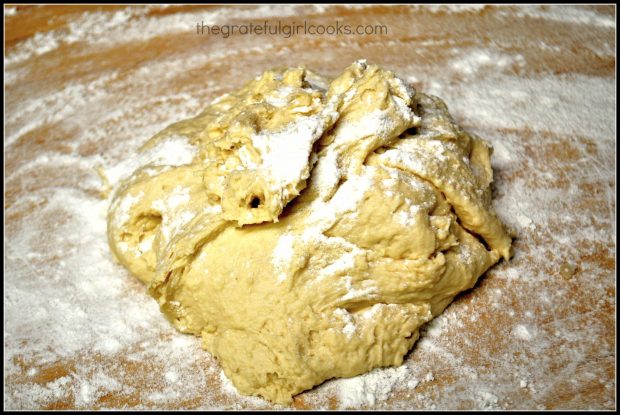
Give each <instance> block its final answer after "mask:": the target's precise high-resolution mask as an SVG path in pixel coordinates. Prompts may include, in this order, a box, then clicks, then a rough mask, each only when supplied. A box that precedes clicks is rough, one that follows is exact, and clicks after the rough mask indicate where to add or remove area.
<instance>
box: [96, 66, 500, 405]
mask: <svg viewBox="0 0 620 415" xmlns="http://www.w3.org/2000/svg"><path fill="white" fill-rule="evenodd" d="M170 140H186V141H187V143H188V144H189V145H191V146H192V148H194V151H195V154H194V156H193V159H192V160H191V162H190V163H186V164H180V165H175V164H179V163H168V164H163V165H162V164H161V163H159V164H153V163H151V164H148V165H146V166H142V167H141V168H139V169H138V170H136V171H135V172H134V173H133V175H132V176H131V177H129V178H128V179H126V180H125V181H123V182H122V183H121V185H120V186H119V187H118V188H117V190H116V192H115V194H114V196H113V200H112V204H111V207H110V211H109V220H108V238H109V243H110V247H111V249H112V251H113V253H114V255H115V256H116V258H117V259H118V260H119V261H120V262H121V263H122V264H123V265H124V266H126V267H127V268H128V269H129V270H130V271H131V272H132V273H133V274H134V275H135V276H136V277H137V278H139V279H140V280H142V281H143V282H144V283H145V284H147V285H148V292H149V293H150V294H151V295H152V296H153V297H154V298H155V299H156V300H157V301H158V302H159V305H160V307H161V310H162V312H163V313H164V314H165V315H166V316H167V317H168V319H170V321H171V322H172V323H173V324H174V325H175V327H177V328H178V329H179V330H181V331H182V332H184V333H192V334H195V335H199V336H202V339H203V345H204V347H205V348H206V349H207V350H208V351H209V352H211V354H213V355H214V356H215V357H216V358H217V359H218V360H219V362H220V363H221V365H222V368H223V370H224V371H225V373H226V375H227V376H228V377H229V378H230V379H231V380H232V381H233V383H234V385H235V386H236V387H237V389H238V390H239V391H240V392H241V393H244V394H251V395H260V396H263V397H265V398H267V399H269V400H272V401H274V402H277V403H290V402H291V399H292V396H294V395H295V394H297V393H299V392H301V391H304V390H306V389H309V388H312V387H313V386H314V385H317V384H319V383H321V382H323V381H324V380H326V379H330V378H333V377H349V376H354V375H358V374H361V373H363V372H366V371H368V370H371V369H372V368H375V367H378V366H388V365H400V364H401V363H402V361H403V356H404V355H405V354H406V353H407V351H408V350H409V349H410V348H411V346H412V345H413V343H414V342H415V341H416V340H417V339H418V337H419V329H420V327H421V326H422V325H423V324H424V323H426V322H427V321H429V320H430V319H432V318H433V317H434V316H436V315H438V314H439V313H441V312H442V311H443V309H444V308H445V307H446V306H447V305H448V304H449V303H450V302H451V301H452V299H453V298H454V296H455V295H456V294H458V293H459V292H461V291H463V290H466V289H468V288H471V287H473V285H474V284H475V283H476V280H477V279H478V277H479V276H480V275H481V274H483V273H484V272H485V271H486V270H487V269H488V268H489V267H491V266H492V265H493V264H495V263H496V262H497V261H498V260H499V259H500V257H503V258H505V259H509V257H510V255H511V253H510V246H511V237H510V235H509V234H508V232H507V231H506V230H505V228H504V226H503V225H502V223H501V222H500V221H499V220H498V218H497V217H496V215H495V214H494V213H493V212H492V211H491V191H490V183H491V181H492V174H493V173H492V169H491V165H490V153H491V148H490V146H489V145H488V144H487V143H486V142H484V141H483V140H481V139H479V138H478V137H476V136H474V135H472V134H468V133H466V132H465V131H463V130H462V129H461V128H460V127H459V126H458V125H456V124H455V122H454V121H453V119H452V117H451V116H450V114H449V113H448V110H447V108H446V106H445V104H444V103H443V102H442V101H441V100H440V99H438V98H436V97H433V96H429V95H424V94H419V93H418V94H416V92H415V91H414V90H413V89H412V88H411V87H410V86H408V85H407V84H405V83H404V82H403V81H402V80H400V79H399V78H397V77H395V75H394V74H393V73H392V72H389V71H386V70H383V69H381V68H379V67H377V66H373V65H367V64H366V62H365V61H357V62H355V63H353V64H352V65H351V66H350V67H349V68H347V69H346V70H345V71H344V72H343V73H342V74H341V75H340V76H338V77H337V78H336V79H334V80H333V81H331V82H330V80H327V79H325V78H323V77H321V76H319V75H317V74H315V73H313V72H311V71H308V70H306V69H302V68H293V69H286V70H272V71H267V72H265V73H264V74H263V75H261V76H259V77H257V78H256V79H254V80H253V81H251V82H249V83H248V84H247V85H246V86H244V87H243V88H242V89H240V90H239V91H236V92H233V93H230V94H227V95H225V96H223V97H221V98H219V99H218V100H216V101H215V102H214V103H213V104H212V105H211V106H209V107H208V108H207V109H206V110H205V111H204V112H202V113H201V114H199V115H198V116H197V117H195V118H192V119H188V120H184V121H181V122H179V123H176V124H173V125H171V126H170V127H168V128H166V129H165V130H164V131H162V132H161V133H159V134H157V135H156V136H155V137H153V138H152V139H151V140H150V141H149V142H148V143H147V144H146V146H145V148H144V151H145V152H147V151H149V149H151V148H153V147H154V146H157V145H161V143H164V142H166V141H170Z"/></svg>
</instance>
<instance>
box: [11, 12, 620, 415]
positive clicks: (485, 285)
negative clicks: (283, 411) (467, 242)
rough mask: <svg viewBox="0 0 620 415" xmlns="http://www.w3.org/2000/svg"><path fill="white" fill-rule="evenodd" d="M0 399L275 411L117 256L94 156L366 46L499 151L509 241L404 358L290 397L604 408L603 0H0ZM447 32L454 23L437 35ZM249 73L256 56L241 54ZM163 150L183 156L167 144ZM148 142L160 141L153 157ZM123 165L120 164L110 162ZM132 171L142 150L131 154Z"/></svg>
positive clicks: (609, 307)
mask: <svg viewBox="0 0 620 415" xmlns="http://www.w3.org/2000/svg"><path fill="white" fill-rule="evenodd" d="M6 14H7V17H6V28H7V31H6V33H7V36H6V37H7V40H6V42H7V43H6V47H7V52H6V56H5V65H6V69H5V89H6V98H7V107H6V115H5V120H6V137H5V158H6V170H5V171H6V173H5V174H6V179H5V184H6V193H5V215H6V235H5V241H6V243H7V248H6V251H5V260H6V265H5V299H4V300H5V366H6V367H5V388H6V394H5V406H6V407H7V408H11V409H31V408H121V407H131V408H167V409H173V408H203V409H207V408H269V407H270V405H268V404H267V403H266V402H265V401H262V400H260V399H255V398H246V397H242V396H239V395H237V394H236V392H235V391H234V389H233V388H232V387H231V385H230V383H229V381H228V380H227V379H226V378H225V377H223V376H222V375H221V371H220V369H219V366H218V365H217V363H215V362H214V361H213V360H212V359H211V358H210V356H209V355H208V354H207V353H206V352H203V351H201V350H200V347H199V340H198V339H197V338H194V337H190V336H185V335H182V334H179V333H177V332H175V331H174V329H173V328H172V327H171V326H170V325H169V324H168V323H167V321H165V320H164V318H163V317H162V316H161V314H160V312H159V310H158V309H157V305H156V304H155V302H154V301H153V300H151V299H150V298H149V297H148V296H147V295H146V294H145V293H144V287H143V286H141V285H140V283H138V282H136V281H134V280H133V279H132V278H131V277H130V276H129V275H128V274H127V273H126V272H125V271H124V270H122V268H121V267H120V266H118V265H116V264H114V263H113V262H112V261H111V256H110V253H109V250H108V247H107V244H106V240H105V217H104V214H105V210H106V202H105V200H103V199H102V198H101V197H100V192H101V190H102V188H103V185H102V182H101V179H100V177H99V175H98V173H97V169H98V168H101V169H103V170H104V171H105V172H106V174H107V175H108V177H111V178H112V179H114V178H118V177H120V176H122V175H123V174H126V172H127V171H130V170H131V169H132V166H131V165H130V164H131V163H130V162H121V161H123V160H126V159H127V155H128V154H132V153H133V152H135V149H137V148H138V147H139V146H140V145H141V144H143V143H144V142H145V141H146V140H147V139H148V138H149V137H150V136H152V135H153V134H154V133H155V132H157V131H159V130H160V129H161V128H162V127H164V126H166V125H168V124H170V123H171V122H173V121H176V120H179V119H182V118H186V117H188V116H191V115H194V114H196V113H197V112H198V111H199V110H200V109H201V108H203V107H204V106H206V105H207V104H208V102H210V101H211V100H212V99H214V98H215V97H217V96H218V95H220V94H222V93H223V92H226V91H228V90H230V89H233V88H236V87H238V86H239V85H241V84H242V83H243V82H244V81H246V80H247V79H248V78H249V77H250V76H253V75H255V74H257V73H260V72H261V71H263V70H264V69H267V68H270V67H272V66H276V65H277V66H280V65H284V66H294V65H297V64H299V63H306V64H307V65H308V66H309V67H312V68H315V69H317V70H320V71H322V72H324V73H326V74H335V73H337V72H338V71H340V70H341V69H342V68H344V67H345V66H346V65H347V64H348V63H350V62H351V61H353V60H355V59H358V58H367V59H369V61H372V62H373V63H377V64H380V65H382V66H385V67H386V68H388V69H391V70H394V71H395V72H396V73H398V74H399V75H401V76H403V77H405V78H407V77H409V78H408V79H407V80H408V81H410V82H411V83H412V84H413V85H414V86H416V87H419V88H420V89H422V90H424V91H426V92H429V93H433V94H436V95H439V96H440V97H442V98H443V99H444V100H445V101H446V103H447V104H448V106H449V108H450V111H451V112H452V113H453V115H454V116H455V117H456V119H457V121H458V122H459V123H460V124H461V125H463V127H464V128H466V129H468V130H469V131H471V132H473V133H476V134H478V135H480V136H482V137H484V138H485V139H487V140H489V141H490V142H491V143H492V144H493V145H494V147H495V152H494V155H493V159H492V161H493V167H494V171H495V183H494V191H495V195H494V205H495V210H496V211H497V212H498V215H499V216H500V217H501V218H502V220H503V221H504V222H506V223H508V224H509V225H511V226H512V227H514V228H515V229H516V231H517V233H518V235H519V237H518V239H517V240H516V241H515V246H514V249H515V254H516V255H515V257H514V258H513V260H511V261H510V263H507V264H506V263H501V264H499V265H498V266H496V267H494V268H493V269H492V270H491V271H490V272H488V273H487V274H486V275H485V276H484V277H483V278H482V279H481V281H480V282H479V283H478V284H477V285H476V287H475V288H474V289H473V290H471V291H470V292H467V293H465V294H464V295H461V296H459V297H458V298H457V300H456V301H455V303H453V304H452V305H451V306H450V307H448V308H447V309H446V311H445V312H444V314H443V315H441V316H440V317H438V318H437V319H436V320H434V321H433V322H432V323H431V324H430V325H429V326H428V327H427V328H426V330H425V331H424V332H423V333H422V336H421V339H420V340H419V341H418V343H417V345H416V346H415V347H414V349H413V351H412V352H411V353H410V354H409V356H408V357H407V359H406V362H405V365H404V366H401V367H400V368H393V369H383V370H378V371H374V372H372V373H370V374H366V375H363V376H359V377H356V378H351V379H344V380H337V381H328V382H326V383H325V384H323V385H322V386H320V387H318V388H316V389H314V390H312V391H309V392H305V393H303V394H301V395H299V396H298V397H297V398H296V399H295V402H294V406H295V407H297V408H357V407H370V408H394V409H398V408H420V409H431V408H437V409H471V408H507V409H537V408H547V409H561V408H572V409H586V408H598V409H612V408H613V407H614V406H615V401H614V396H615V380H614V378H615V373H614V364H615V352H614V349H615V343H614V342H615V340H614V339H615V328H614V311H615V280H614V268H615V249H616V247H615V242H614V235H615V226H616V224H615V219H614V210H615V178H614V168H615V142H614V139H615V138H614V137H615V121H614V120H615V97H614V93H613V91H614V89H615V77H614V65H615V54H614V48H615V44H614V42H615V41H614V32H615V23H614V19H613V9H609V8H605V7H598V8H596V7H592V8H590V7H534V6H527V7H486V8H482V7H466V8H447V7H444V6H441V7H439V6H437V7H376V6H372V7H363V8H344V7H340V6H321V7H317V8H315V7H309V6H285V7H278V8H276V7H273V6H258V7H241V8H236V9H233V8H225V9H221V8H215V7H205V8H199V9H195V8H189V9H186V8H176V7H168V8H163V9H162V8H122V7H121V8H101V7H95V8H79V7H60V8H22V7H19V8H11V7H9V8H7V13H6ZM302 15H305V16H306V19H307V20H308V22H311V23H315V24H324V25H330V24H335V20H337V19H338V20H340V21H341V22H343V21H344V22H346V23H348V24H352V25H356V24H384V25H386V26H387V27H388V31H389V32H388V35H387V36H385V35H384V36H381V35H372V36H367V37H360V36H353V37H351V36H292V37H290V38H286V37H284V36H239V35H237V36H233V37H229V38H226V39H224V38H221V37H214V36H198V35H196V32H195V27H196V23H197V22H198V21H204V23H205V24H227V23H228V24H235V23H237V24H240V23H243V22H246V23H249V22H261V23H262V22H263V21H264V20H265V19H267V20H269V21H270V22H271V23H273V24H276V25H277V22H278V20H280V21H282V22H283V23H287V22H288V23H292V22H299V20H300V17H299V16H302ZM446 28H447V29H446ZM250 69H251V70H250ZM160 151H164V152H169V151H178V152H179V154H180V155H182V154H183V149H182V148H167V149H160ZM153 157H157V154H153ZM119 163H120V164H119ZM133 167H135V166H133Z"/></svg>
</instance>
